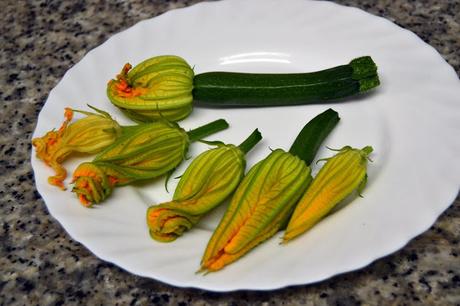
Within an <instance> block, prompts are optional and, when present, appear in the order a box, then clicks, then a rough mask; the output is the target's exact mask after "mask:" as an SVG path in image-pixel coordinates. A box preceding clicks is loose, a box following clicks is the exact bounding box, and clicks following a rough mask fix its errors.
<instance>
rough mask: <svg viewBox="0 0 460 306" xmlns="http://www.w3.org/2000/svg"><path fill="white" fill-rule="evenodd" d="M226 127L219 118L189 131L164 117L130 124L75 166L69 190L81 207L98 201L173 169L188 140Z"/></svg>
mask: <svg viewBox="0 0 460 306" xmlns="http://www.w3.org/2000/svg"><path fill="white" fill-rule="evenodd" d="M227 127H228V124H227V122H226V121H225V120H222V119H220V120H216V121H214V122H211V123H209V124H206V125H204V126H202V127H199V128H197V129H194V130H191V131H189V132H186V131H185V130H184V129H182V128H181V127H180V126H179V125H178V124H176V123H174V122H169V121H167V120H159V121H155V122H152V123H145V124H140V125H137V126H132V127H129V128H127V129H126V130H125V131H124V132H123V135H122V136H120V137H119V138H118V139H117V141H115V142H114V143H113V144H112V145H110V146H108V147H107V148H106V149H104V150H103V151H102V152H100V153H99V154H98V155H97V156H96V157H95V158H94V160H93V161H91V162H85V163H82V164H80V165H79V166H78V167H77V169H76V170H75V171H74V174H73V184H74V187H73V189H72V191H73V192H75V193H76V194H77V196H78V198H79V200H80V202H81V203H82V204H83V205H84V206H87V207H90V206H92V205H93V204H98V203H100V202H102V201H103V200H105V199H106V198H107V197H108V196H109V195H110V194H111V193H112V190H113V188H115V187H117V186H123V185H127V184H130V183H133V182H135V181H140V180H147V179H153V178H156V177H159V176H161V175H164V174H166V173H169V172H171V171H173V170H174V169H175V168H176V167H177V166H178V165H179V164H180V163H181V162H182V161H183V160H184V158H185V155H186V153H187V151H188V147H189V145H190V142H193V141H196V140H199V139H201V138H202V137H205V136H207V135H210V134H212V133H215V132H217V131H220V130H223V129H225V128H227Z"/></svg>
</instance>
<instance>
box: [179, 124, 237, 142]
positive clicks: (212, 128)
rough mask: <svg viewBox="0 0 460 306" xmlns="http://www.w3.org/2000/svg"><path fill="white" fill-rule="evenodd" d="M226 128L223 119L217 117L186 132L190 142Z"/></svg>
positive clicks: (226, 125)
mask: <svg viewBox="0 0 460 306" xmlns="http://www.w3.org/2000/svg"><path fill="white" fill-rule="evenodd" d="M226 128H228V123H227V121H225V120H224V119H218V120H215V121H212V122H210V123H208V124H205V125H203V126H200V127H197V128H196V129H193V130H190V131H188V132H187V134H188V137H189V139H190V142H194V141H197V140H200V139H202V138H204V137H206V136H209V135H212V134H214V133H217V132H220V131H222V130H225V129H226Z"/></svg>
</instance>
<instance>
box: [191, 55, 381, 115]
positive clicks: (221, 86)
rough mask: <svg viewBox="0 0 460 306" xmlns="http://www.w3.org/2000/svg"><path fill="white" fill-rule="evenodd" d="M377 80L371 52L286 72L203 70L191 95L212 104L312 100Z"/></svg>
mask: <svg viewBox="0 0 460 306" xmlns="http://www.w3.org/2000/svg"><path fill="white" fill-rule="evenodd" d="M379 84H380V81H379V78H378V74H377V66H376V65H375V63H374V61H373V60H372V58H371V57H370V56H364V57H359V58H356V59H353V60H352V61H351V62H350V63H349V64H348V65H341V66H337V67H334V68H330V69H326V70H322V71H317V72H309V73H288V74H264V73H236V72H206V73H202V74H197V75H195V77H194V79H193V98H194V101H195V102H196V103H198V104H202V105H207V106H214V107H241V106H243V107H244V106H281V105H298V104H311V103H318V102H323V101H329V100H336V99H342V98H345V97H349V96H353V95H356V94H360V93H363V92H365V91H368V90H370V89H372V88H374V87H377V86H378V85H379Z"/></svg>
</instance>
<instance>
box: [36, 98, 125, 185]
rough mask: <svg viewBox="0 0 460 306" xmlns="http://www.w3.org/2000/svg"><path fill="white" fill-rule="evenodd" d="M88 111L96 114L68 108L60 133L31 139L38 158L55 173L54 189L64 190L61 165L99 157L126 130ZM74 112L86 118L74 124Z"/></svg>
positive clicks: (101, 113)
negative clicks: (77, 157)
mask: <svg viewBox="0 0 460 306" xmlns="http://www.w3.org/2000/svg"><path fill="white" fill-rule="evenodd" d="M88 106H89V105H88ZM89 107H90V108H92V109H93V110H94V111H96V113H92V112H86V111H80V110H72V109H70V108H66V109H65V113H64V116H65V121H64V123H63V124H62V126H61V127H60V128H59V129H58V130H57V131H56V130H52V131H49V132H47V133H46V134H45V135H44V136H42V137H37V138H34V139H32V145H33V146H34V147H35V150H36V155H37V157H38V158H39V159H41V160H43V161H44V162H45V163H46V164H47V165H48V166H49V167H51V168H53V170H54V171H55V173H56V174H55V175H54V176H50V177H49V178H48V182H49V183H50V184H51V185H54V186H58V187H59V188H61V189H65V187H64V183H63V181H64V180H65V178H66V176H67V171H66V169H65V168H64V167H63V166H62V163H63V162H64V160H66V159H67V157H69V156H70V155H71V154H73V153H86V154H96V153H98V152H100V151H102V150H103V149H104V148H106V147H107V146H109V145H111V144H112V143H113V142H114V141H115V140H116V139H117V138H118V137H119V136H120V135H121V134H122V130H123V128H122V127H121V126H120V125H119V124H118V123H117V122H116V121H115V120H113V119H112V117H110V115H109V114H108V113H106V112H104V111H101V110H99V109H97V108H95V107H92V106H89ZM75 112H77V113H82V114H84V115H86V117H84V118H81V119H78V120H76V121H74V122H72V123H71V121H72V118H73V115H74V113H75Z"/></svg>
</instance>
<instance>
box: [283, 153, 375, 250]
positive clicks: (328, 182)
mask: <svg viewBox="0 0 460 306" xmlns="http://www.w3.org/2000/svg"><path fill="white" fill-rule="evenodd" d="M372 151H373V149H372V147H370V146H366V147H364V148H362V149H361V150H359V149H354V148H351V147H350V146H345V147H343V148H342V149H340V150H339V153H337V154H336V155H335V156H333V157H331V158H327V159H325V160H327V162H326V164H324V166H323V167H322V168H321V170H320V171H319V173H318V175H317V176H316V177H315V179H314V180H313V182H312V183H311V185H310V187H309V188H308V189H307V191H306V193H305V194H304V195H303V196H302V198H301V199H300V201H299V203H298V204H297V207H296V208H295V210H294V213H293V215H292V217H291V219H290V220H289V223H288V226H287V229H286V232H285V233H284V236H283V243H286V242H288V241H290V240H292V239H294V238H295V237H297V236H299V235H300V234H302V233H304V232H306V231H308V230H309V229H310V228H312V227H313V226H314V225H315V224H316V223H318V222H319V221H320V220H321V219H322V218H324V217H325V216H326V215H327V214H328V213H329V212H331V210H332V209H333V208H334V207H335V206H336V205H337V204H338V203H340V202H341V201H342V200H343V199H345V198H346V197H347V196H349V195H350V194H351V193H352V192H353V191H355V190H358V192H359V193H361V191H362V190H363V189H364V187H365V185H366V181H367V172H366V170H367V161H368V160H369V157H368V156H369V154H370V153H371V152H372Z"/></svg>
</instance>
